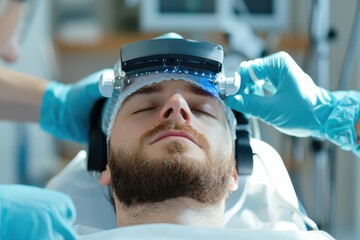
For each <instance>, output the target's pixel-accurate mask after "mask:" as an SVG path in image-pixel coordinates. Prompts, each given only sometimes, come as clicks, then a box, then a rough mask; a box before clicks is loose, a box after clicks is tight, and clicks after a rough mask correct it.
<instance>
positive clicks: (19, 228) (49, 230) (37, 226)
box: [0, 185, 75, 240]
mask: <svg viewBox="0 0 360 240" xmlns="http://www.w3.org/2000/svg"><path fill="white" fill-rule="evenodd" d="M74 220H75V207H74V204H73V202H72V201H71V200H70V198H69V197H68V196H66V195H64V194H62V193H59V192H55V191H52V190H46V189H41V188H37V187H30V186H23V185H0V239H1V240H7V239H11V240H13V239H29V240H31V239H36V240H37V239H69V240H71V239H75V232H74V230H73V226H72V225H73V222H74Z"/></svg>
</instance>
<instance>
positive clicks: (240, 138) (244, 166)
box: [233, 111, 254, 175]
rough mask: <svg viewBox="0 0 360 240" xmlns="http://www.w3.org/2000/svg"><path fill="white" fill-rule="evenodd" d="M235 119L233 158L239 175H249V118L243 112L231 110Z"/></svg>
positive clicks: (250, 168) (250, 153) (251, 159)
mask: <svg viewBox="0 0 360 240" xmlns="http://www.w3.org/2000/svg"><path fill="white" fill-rule="evenodd" d="M233 112H234V115H235V118H236V121H237V127H236V140H235V159H236V168H237V171H238V174H239V175H251V174H252V171H253V165H254V163H253V151H252V148H251V145H250V132H249V129H250V126H249V120H248V119H247V118H246V117H245V116H244V114H242V113H240V112H237V111H233Z"/></svg>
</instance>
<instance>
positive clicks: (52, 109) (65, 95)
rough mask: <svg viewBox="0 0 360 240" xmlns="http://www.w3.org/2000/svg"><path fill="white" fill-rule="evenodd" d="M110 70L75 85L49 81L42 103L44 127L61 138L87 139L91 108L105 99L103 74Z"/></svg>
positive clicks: (82, 140)
mask: <svg viewBox="0 0 360 240" xmlns="http://www.w3.org/2000/svg"><path fill="white" fill-rule="evenodd" d="M106 70H108V69H105V70H101V71H98V72H95V73H93V74H91V75H89V76H87V77H85V78H84V79H82V80H81V81H79V82H77V83H74V84H62V83H58V82H51V83H49V85H48V86H47V88H46V91H45V93H44V97H43V101H42V105H41V110H40V126H41V127H42V128H43V129H44V130H46V131H48V132H50V133H51V134H53V135H55V136H57V137H59V138H61V139H65V140H72V141H76V142H80V143H85V142H87V139H88V133H89V130H90V113H91V109H92V107H93V105H94V104H95V102H96V101H97V100H98V99H100V98H102V95H101V94H100V91H99V86H98V83H99V77H100V75H101V73H102V72H103V71H106Z"/></svg>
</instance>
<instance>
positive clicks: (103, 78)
mask: <svg viewBox="0 0 360 240" xmlns="http://www.w3.org/2000/svg"><path fill="white" fill-rule="evenodd" d="M114 81H115V75H114V71H112V70H109V71H105V72H103V73H102V74H101V75H100V79H99V91H100V93H101V95H103V96H104V97H108V98H109V97H112V94H113V92H114Z"/></svg>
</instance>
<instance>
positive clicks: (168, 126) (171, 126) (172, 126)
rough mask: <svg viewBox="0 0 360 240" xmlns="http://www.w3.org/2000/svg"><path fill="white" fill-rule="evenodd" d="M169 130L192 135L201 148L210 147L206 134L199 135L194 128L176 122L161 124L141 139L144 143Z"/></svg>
mask: <svg viewBox="0 0 360 240" xmlns="http://www.w3.org/2000/svg"><path fill="white" fill-rule="evenodd" d="M169 130H179V131H183V132H185V133H187V134H189V135H191V136H192V137H193V138H195V139H196V140H197V142H198V144H199V146H200V147H205V146H206V147H207V146H209V144H208V141H207V139H206V137H205V136H204V134H201V133H199V132H198V131H196V130H195V129H194V128H192V127H191V126H189V125H186V124H181V123H178V122H176V121H166V122H164V123H162V124H159V125H158V126H156V127H154V128H153V129H151V130H149V131H148V132H146V133H144V134H143V135H142V136H141V137H140V140H141V142H144V141H146V140H147V139H150V138H152V137H154V136H155V135H156V134H159V133H161V132H164V131H169Z"/></svg>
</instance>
